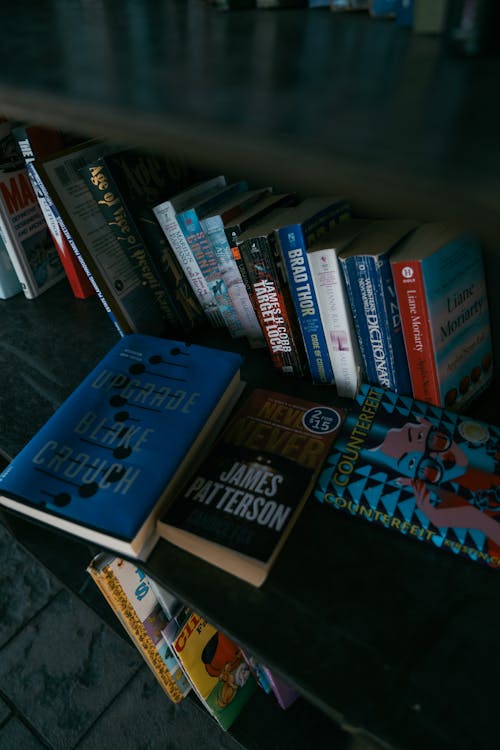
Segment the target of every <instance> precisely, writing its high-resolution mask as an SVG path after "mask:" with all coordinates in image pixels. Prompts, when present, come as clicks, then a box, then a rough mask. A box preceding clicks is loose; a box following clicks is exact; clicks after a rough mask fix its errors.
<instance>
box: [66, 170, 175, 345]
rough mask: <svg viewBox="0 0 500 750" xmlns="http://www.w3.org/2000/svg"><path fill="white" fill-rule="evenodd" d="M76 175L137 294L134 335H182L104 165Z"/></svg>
mask: <svg viewBox="0 0 500 750" xmlns="http://www.w3.org/2000/svg"><path fill="white" fill-rule="evenodd" d="M80 172H81V175H82V177H83V179H84V180H85V183H86V185H87V187H88V189H89V192H90V193H91V195H92V197H93V198H94V200H95V202H96V205H97V206H98V209H99V211H100V212H101V214H102V216H103V219H104V220H105V222H106V224H107V226H108V227H109V229H110V230H111V232H112V234H113V237H114V238H115V240H116V241H117V243H118V246H119V247H120V249H121V253H122V268H123V271H122V272H123V274H126V276H127V278H128V279H130V280H132V283H134V282H135V283H136V285H137V288H138V290H140V295H138V298H137V305H138V307H137V314H136V320H137V330H138V332H140V333H151V334H157V335H169V336H175V335H180V334H182V333H183V332H184V333H185V332H186V331H183V323H182V322H181V319H180V317H179V314H178V312H177V309H176V306H175V304H174V302H173V299H172V297H171V294H170V291H169V289H168V288H167V286H166V283H165V281H164V280H163V277H162V276H161V275H160V273H159V271H158V269H157V267H156V264H155V262H154V260H153V259H152V257H151V254H150V252H149V250H148V248H147V246H146V244H145V242H144V239H143V237H142V236H141V233H140V230H139V227H138V226H137V224H136V222H135V219H134V217H133V215H132V214H131V212H130V211H129V208H128V206H127V203H126V201H125V200H124V198H123V195H122V194H121V192H120V190H119V189H118V186H117V185H116V183H115V181H114V179H113V176H112V174H111V172H110V170H109V169H108V167H107V165H106V163H105V162H104V161H103V160H102V158H99V159H96V160H93V161H90V162H88V163H87V164H85V166H83V167H82V168H81V170H80ZM125 263H126V264H127V265H126V266H125ZM139 316H140V317H139Z"/></svg>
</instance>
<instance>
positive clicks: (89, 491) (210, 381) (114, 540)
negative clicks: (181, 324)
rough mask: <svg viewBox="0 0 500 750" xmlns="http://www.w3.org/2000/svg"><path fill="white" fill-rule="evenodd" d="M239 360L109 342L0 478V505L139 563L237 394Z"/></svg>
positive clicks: (178, 346)
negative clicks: (158, 521) (162, 516)
mask: <svg viewBox="0 0 500 750" xmlns="http://www.w3.org/2000/svg"><path fill="white" fill-rule="evenodd" d="M240 364H241V357H240V356H239V355H236V354H233V353H231V352H225V351H222V350H217V349H210V348H208V347H203V346H196V345H191V346H190V345H187V344H185V343H183V342H180V341H175V340H169V339H159V338H156V337H153V336H146V335H142V334H130V335H128V336H124V337H123V338H121V339H119V340H118V342H117V343H116V344H115V346H114V347H113V348H112V349H111V350H110V351H109V352H108V353H107V354H106V355H105V356H104V357H103V358H102V360H101V361H100V362H99V364H98V365H97V366H96V367H95V368H94V369H93V370H92V371H91V372H90V373H89V374H88V375H87V377H86V378H85V379H84V380H83V381H82V382H81V383H80V385H79V386H77V388H76V389H75V390H74V391H73V393H72V394H71V395H70V396H69V397H68V398H67V399H66V401H64V402H63V403H62V404H61V406H60V407H59V409H57V411H55V412H54V414H53V415H52V416H51V417H50V419H49V420H48V421H47V422H46V423H45V425H44V426H43V427H42V428H41V429H40V430H39V431H38V432H37V433H36V434H35V435H34V437H33V438H32V439H31V440H30V441H29V442H28V444H27V445H26V446H25V447H24V448H23V449H22V450H21V451H20V452H19V453H18V455H17V456H15V458H14V460H13V461H12V462H11V463H10V464H9V466H8V467H7V468H6V470H5V471H4V472H3V473H2V474H1V475H0V505H2V506H4V507H6V508H10V509H11V510H14V511H16V512H18V513H20V514H21V515H23V516H26V517H27V518H31V519H33V520H35V521H41V522H43V523H45V524H48V525H49V526H53V527H55V528H58V529H60V530H62V531H64V532H68V533H70V534H73V535H75V536H77V537H80V538H82V539H87V540H89V541H91V542H93V543H95V544H97V545H100V546H102V547H104V548H106V549H109V550H112V551H114V552H116V553H117V554H119V555H122V556H128V557H136V558H141V559H144V558H145V557H146V556H147V555H148V553H149V551H150V550H151V549H152V547H153V546H154V544H155V543H156V541H157V539H158V534H157V531H156V519H157V517H158V516H159V515H160V513H161V512H162V511H163V510H165V507H166V505H167V503H168V501H169V500H170V499H171V497H172V496H173V495H174V494H175V492H176V491H177V490H178V488H179V486H180V485H181V484H182V483H183V479H184V477H185V474H186V472H188V471H189V470H190V469H191V470H192V469H193V467H194V465H195V464H196V463H197V462H198V461H199V460H201V458H202V455H203V450H204V449H206V448H208V446H209V445H210V443H211V441H212V440H213V438H214V437H215V433H216V431H217V430H218V429H220V427H221V426H222V425H221V421H223V420H224V419H225V418H226V417H227V411H228V409H230V408H231V407H232V405H233V402H234V400H235V399H236V398H237V397H238V396H239V393H240V391H241V384H240V378H239V368H240Z"/></svg>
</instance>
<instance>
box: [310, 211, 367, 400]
mask: <svg viewBox="0 0 500 750" xmlns="http://www.w3.org/2000/svg"><path fill="white" fill-rule="evenodd" d="M354 227H355V224H354V223H353V222H351V221H349V220H347V221H344V222H342V223H341V224H340V225H338V226H336V227H335V228H333V229H332V230H330V231H327V232H326V234H324V235H323V236H322V237H321V239H318V240H316V242H314V243H312V244H311V245H310V246H309V247H308V248H307V253H306V262H307V263H308V266H309V273H310V278H311V285H312V287H313V288H314V290H315V293H316V299H317V306H318V310H319V317H320V321H321V325H322V327H323V331H324V334H325V339H326V346H327V349H328V354H329V357H330V361H331V363H332V368H333V375H334V378H335V386H336V388H337V393H338V394H339V396H343V397H346V398H353V397H354V396H355V395H356V393H357V392H358V388H359V386H360V383H361V380H362V375H363V361H362V357H361V352H360V349H359V343H358V337H357V334H356V330H355V327H354V322H353V319H352V312H351V305H350V303H349V298H348V295H347V291H346V288H345V284H344V276H343V273H342V270H341V268H340V263H339V259H338V253H339V250H340V249H341V248H342V247H343V244H344V242H345V241H346V240H347V241H348V239H349V238H352V236H353V233H354V234H355V233H356V231H357V229H355V228H354Z"/></svg>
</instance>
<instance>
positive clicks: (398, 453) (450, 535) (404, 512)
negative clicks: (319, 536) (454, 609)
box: [314, 384, 500, 568]
mask: <svg viewBox="0 0 500 750" xmlns="http://www.w3.org/2000/svg"><path fill="white" fill-rule="evenodd" d="M499 457H500V427H496V426H494V425H492V424H487V423H485V422H480V421H478V420H476V419H472V418H471V417H467V416H465V415H459V414H457V413H456V412H453V411H451V410H450V409H444V408H440V407H436V406H432V405H430V404H427V403H425V402H423V401H416V400H414V399H413V398H411V397H410V396H402V395H398V394H396V393H394V392H392V391H389V390H386V389H383V388H380V387H379V386H370V385H366V384H363V385H362V386H361V389H360V392H359V394H358V395H357V397H356V399H355V403H354V406H353V408H352V409H350V410H349V411H348V413H347V416H346V417H345V420H344V423H343V427H342V430H341V433H340V435H339V436H338V438H337V439H336V440H335V443H334V445H333V449H332V451H331V452H330V455H329V457H328V459H327V461H326V464H325V467H324V469H323V471H322V472H321V474H320V478H319V481H318V484H317V486H316V489H315V491H314V494H315V497H316V499H317V500H319V501H321V502H322V503H324V504H325V505H328V506H330V507H331V508H332V509H337V510H340V511H343V512H347V513H350V514H351V515H352V516H359V517H360V518H362V519H365V520H367V521H371V522H372V523H375V524H377V525H381V526H384V527H386V528H388V529H393V530H394V531H395V532H398V533H400V534H404V535H406V536H408V537H410V538H412V539H417V540H420V541H423V542H426V543H428V544H433V545H434V546H435V547H439V548H442V549H445V550H449V551H450V552H453V553H455V554H457V555H461V556H464V557H467V558H469V559H471V560H476V561H478V562H481V563H483V564H486V565H489V566H490V567H493V568H499V567H500V460H499Z"/></svg>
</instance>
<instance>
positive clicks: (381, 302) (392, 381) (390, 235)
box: [338, 219, 417, 396]
mask: <svg viewBox="0 0 500 750" xmlns="http://www.w3.org/2000/svg"><path fill="white" fill-rule="evenodd" d="M352 225H353V228H354V229H355V230H356V236H355V237H354V236H353V237H352V238H351V239H350V240H349V241H348V243H347V244H346V245H344V247H343V249H342V248H341V249H340V252H339V255H338V257H339V262H340V266H341V268H342V272H343V276H344V280H345V285H346V288H347V293H348V296H349V300H350V303H351V310H352V314H353V319H354V325H355V328H356V333H357V336H358V341H359V344H360V349H361V354H362V358H363V364H364V369H365V379H366V380H367V382H369V383H372V384H374V385H381V386H383V387H384V388H390V389H391V390H392V391H396V392H397V393H402V394H406V395H407V396H410V395H411V394H412V389H411V381H410V372H409V369H408V361H407V358H406V349H405V344H404V338H403V329H402V327H401V315H400V313H399V305H398V301H397V297H396V290H395V288H394V280H393V276H392V269H391V263H390V257H391V253H392V252H393V251H394V249H395V248H396V246H397V243H398V242H400V241H401V240H402V239H403V238H404V237H405V236H406V235H407V234H408V233H409V232H410V231H412V230H413V229H415V227H416V226H417V224H416V223H415V222H414V221H405V220H403V219H401V220H398V219H394V220H380V221H372V222H361V221H356V220H354V221H353V222H352ZM358 230H359V231H358Z"/></svg>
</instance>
